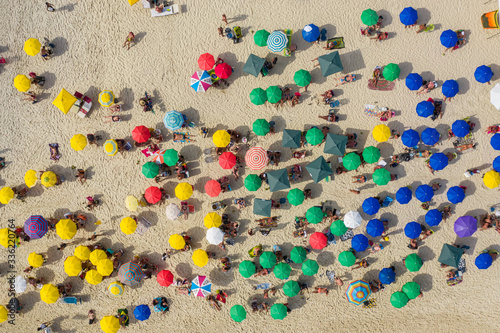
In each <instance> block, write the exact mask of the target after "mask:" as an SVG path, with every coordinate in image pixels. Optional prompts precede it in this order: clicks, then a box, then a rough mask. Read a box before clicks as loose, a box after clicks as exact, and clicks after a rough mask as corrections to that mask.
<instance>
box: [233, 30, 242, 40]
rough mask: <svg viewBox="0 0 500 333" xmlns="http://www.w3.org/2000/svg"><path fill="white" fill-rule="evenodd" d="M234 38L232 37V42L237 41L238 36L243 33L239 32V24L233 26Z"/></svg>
mask: <svg viewBox="0 0 500 333" xmlns="http://www.w3.org/2000/svg"><path fill="white" fill-rule="evenodd" d="M233 30H234V38H233V43H239V41H240V38H241V37H243V34H242V33H241V28H240V27H239V26H234V27H233Z"/></svg>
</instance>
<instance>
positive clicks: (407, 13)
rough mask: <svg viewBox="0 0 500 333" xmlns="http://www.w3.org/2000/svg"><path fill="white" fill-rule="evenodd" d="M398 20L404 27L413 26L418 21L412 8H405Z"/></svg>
mask: <svg viewBox="0 0 500 333" xmlns="http://www.w3.org/2000/svg"><path fill="white" fill-rule="evenodd" d="M399 20H400V21H401V23H403V24H404V25H414V24H415V23H417V20H418V13H417V11H416V10H415V9H413V8H412V7H406V8H405V9H403V11H402V12H401V13H399Z"/></svg>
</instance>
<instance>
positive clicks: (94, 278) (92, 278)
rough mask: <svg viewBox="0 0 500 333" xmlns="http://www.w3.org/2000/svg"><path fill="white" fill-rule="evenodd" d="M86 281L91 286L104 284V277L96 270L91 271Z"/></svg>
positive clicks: (86, 275) (86, 274)
mask: <svg viewBox="0 0 500 333" xmlns="http://www.w3.org/2000/svg"><path fill="white" fill-rule="evenodd" d="M85 280H87V282H88V283H90V284H93V285H97V284H99V283H101V282H102V275H101V274H99V272H98V271H96V270H95V269H91V270H90V271H88V272H87V273H85Z"/></svg>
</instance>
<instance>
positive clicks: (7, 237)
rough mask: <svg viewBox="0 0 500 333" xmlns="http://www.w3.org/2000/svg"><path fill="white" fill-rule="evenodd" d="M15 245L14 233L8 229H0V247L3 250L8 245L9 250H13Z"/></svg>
mask: <svg viewBox="0 0 500 333" xmlns="http://www.w3.org/2000/svg"><path fill="white" fill-rule="evenodd" d="M9 241H10V244H9ZM15 244H16V234H15V233H14V231H12V230H10V229H9V228H3V229H0V245H2V246H3V247H5V248H8V247H9V245H10V247H11V248H14V245H15Z"/></svg>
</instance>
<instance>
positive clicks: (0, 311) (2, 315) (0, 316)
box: [0, 305, 9, 323]
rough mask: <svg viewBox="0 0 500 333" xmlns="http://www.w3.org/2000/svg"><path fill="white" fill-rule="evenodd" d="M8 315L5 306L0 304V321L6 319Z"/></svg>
mask: <svg viewBox="0 0 500 333" xmlns="http://www.w3.org/2000/svg"><path fill="white" fill-rule="evenodd" d="M8 317H9V311H7V308H5V306H3V305H0V323H3V322H4V321H7V319H8Z"/></svg>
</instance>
